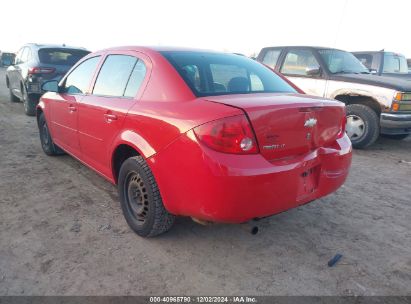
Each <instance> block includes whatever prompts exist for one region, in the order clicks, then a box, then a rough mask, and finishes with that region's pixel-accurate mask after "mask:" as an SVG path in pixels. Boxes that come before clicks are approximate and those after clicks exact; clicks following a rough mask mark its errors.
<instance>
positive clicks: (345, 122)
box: [337, 111, 347, 138]
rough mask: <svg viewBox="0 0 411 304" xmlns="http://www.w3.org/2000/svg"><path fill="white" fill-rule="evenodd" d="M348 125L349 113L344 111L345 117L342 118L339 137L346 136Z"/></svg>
mask: <svg viewBox="0 0 411 304" xmlns="http://www.w3.org/2000/svg"><path fill="white" fill-rule="evenodd" d="M346 126H347V114H346V112H345V111H344V115H343V118H342V120H341V127H340V132H338V135H337V138H341V137H343V136H344V134H345V128H346Z"/></svg>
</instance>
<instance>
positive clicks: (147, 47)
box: [98, 45, 217, 52]
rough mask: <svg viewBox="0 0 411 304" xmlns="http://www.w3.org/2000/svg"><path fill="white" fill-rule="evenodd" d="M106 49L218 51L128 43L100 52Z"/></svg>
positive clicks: (109, 49)
mask: <svg viewBox="0 0 411 304" xmlns="http://www.w3.org/2000/svg"><path fill="white" fill-rule="evenodd" d="M105 51H146V52H150V51H154V52H171V51H174V52H179V51H188V52H217V51H214V50H210V49H199V48H189V47H177V46H137V45H127V46H118V47H112V48H107V49H104V50H101V51H98V52H105Z"/></svg>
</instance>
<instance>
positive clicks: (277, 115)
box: [37, 47, 351, 237]
mask: <svg viewBox="0 0 411 304" xmlns="http://www.w3.org/2000/svg"><path fill="white" fill-rule="evenodd" d="M43 89H44V90H46V91H48V92H47V93H46V94H44V95H43V96H42V98H41V101H40V103H39V105H38V107H37V120H38V126H39V130H40V139H41V144H42V148H43V150H44V152H45V153H46V154H48V155H55V154H60V153H63V151H64V152H67V153H68V154H70V155H72V156H74V157H75V158H77V159H78V160H80V161H81V162H82V163H84V164H86V165H87V166H89V167H90V168H92V169H94V170H95V171H97V172H98V173H100V174H101V175H102V176H103V177H105V178H106V179H108V180H109V181H111V182H112V183H114V184H117V185H118V191H119V195H120V200H121V206H122V209H123V212H124V216H125V218H126V220H127V223H128V224H129V225H130V227H131V228H132V229H133V230H134V231H135V232H136V233H137V234H139V235H141V236H145V237H150V236H155V235H158V234H160V233H163V232H165V231H167V230H169V229H170V228H171V226H172V224H173V222H174V218H175V216H177V215H182V216H190V217H192V218H194V219H196V220H199V221H211V222H227V223H242V222H246V221H249V220H250V219H254V218H261V217H266V216H270V215H273V214H276V213H279V212H282V211H285V210H287V209H290V208H294V207H296V206H299V205H302V204H305V203H308V202H311V201H312V200H315V199H317V198H319V197H322V196H324V195H327V194H329V193H331V192H333V191H335V190H336V189H338V188H339V187H340V186H341V185H342V184H343V183H344V181H345V179H346V177H347V174H348V170H349V167H350V164H351V143H350V140H349V139H348V137H347V136H346V135H345V109H344V104H342V103H340V102H338V101H335V100H326V99H322V98H318V97H312V96H308V95H304V94H302V92H301V91H300V90H299V89H298V88H296V87H295V86H294V85H292V84H291V83H289V82H288V81H287V80H285V79H284V78H282V77H281V76H280V75H277V74H275V73H274V72H272V71H271V70H270V69H268V68H266V67H265V66H263V65H261V64H260V63H257V62H255V61H253V60H251V59H248V58H246V57H243V56H239V55H235V54H224V53H218V52H211V51H201V50H184V49H172V48H145V47H121V48H113V49H108V50H103V51H99V52H96V53H92V54H90V55H88V56H86V57H84V58H83V59H82V60H81V61H80V62H79V63H77V64H76V65H75V66H74V67H73V68H72V69H71V70H70V71H69V72H68V73H67V75H66V76H65V77H64V78H63V79H62V80H61V81H60V83H57V82H53V81H49V82H47V83H45V84H44V85H43Z"/></svg>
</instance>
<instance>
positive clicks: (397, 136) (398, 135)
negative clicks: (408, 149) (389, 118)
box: [382, 134, 409, 140]
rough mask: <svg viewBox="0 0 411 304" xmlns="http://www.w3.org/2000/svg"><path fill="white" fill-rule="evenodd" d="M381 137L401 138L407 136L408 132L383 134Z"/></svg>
mask: <svg viewBox="0 0 411 304" xmlns="http://www.w3.org/2000/svg"><path fill="white" fill-rule="evenodd" d="M382 136H383V137H386V138H390V139H395V140H403V139H405V138H407V137H408V136H409V134H383V135H382Z"/></svg>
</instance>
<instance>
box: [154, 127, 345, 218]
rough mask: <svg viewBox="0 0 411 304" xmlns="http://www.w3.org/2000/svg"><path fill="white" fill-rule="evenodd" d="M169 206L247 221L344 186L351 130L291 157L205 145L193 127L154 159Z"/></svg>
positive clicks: (203, 215) (199, 214)
mask: <svg viewBox="0 0 411 304" xmlns="http://www.w3.org/2000/svg"><path fill="white" fill-rule="evenodd" d="M148 163H149V165H150V167H151V169H152V171H153V173H154V176H155V178H156V180H157V183H158V185H159V189H160V193H161V195H162V198H163V202H164V205H165V207H166V209H167V210H168V211H169V212H171V213H173V214H176V215H184V216H192V217H196V218H199V219H203V220H209V221H215V222H231V223H241V222H246V221H248V220H250V219H253V218H258V217H265V216H270V215H273V214H276V213H280V212H283V211H285V210H288V209H291V208H294V207H297V206H299V205H302V204H305V203H308V202H310V201H312V200H315V199H317V198H320V197H322V196H325V195H327V194H329V193H331V192H334V191H335V190H336V189H338V188H339V187H340V186H341V185H342V184H343V183H344V181H345V179H346V178H347V175H348V171H349V167H350V164H351V142H350V140H349V139H348V137H347V136H344V137H343V138H341V139H339V140H337V141H336V142H335V145H334V146H333V147H332V148H331V147H330V148H318V149H316V150H313V151H311V152H310V153H308V154H306V155H303V156H300V157H298V158H295V159H293V160H287V161H284V160H282V161H277V162H269V161H267V160H266V159H265V158H263V157H262V156H261V155H260V154H256V155H231V154H224V153H219V152H216V151H213V150H210V149H208V148H206V147H204V146H202V145H200V144H199V143H198V142H197V140H196V138H195V136H194V134H193V133H192V131H189V132H188V133H187V134H185V135H183V136H182V137H180V138H179V139H177V140H176V141H175V142H173V143H172V144H171V145H169V146H168V147H167V148H166V149H165V150H163V151H161V152H159V153H158V154H156V155H154V156H153V157H151V158H149V159H148Z"/></svg>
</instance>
